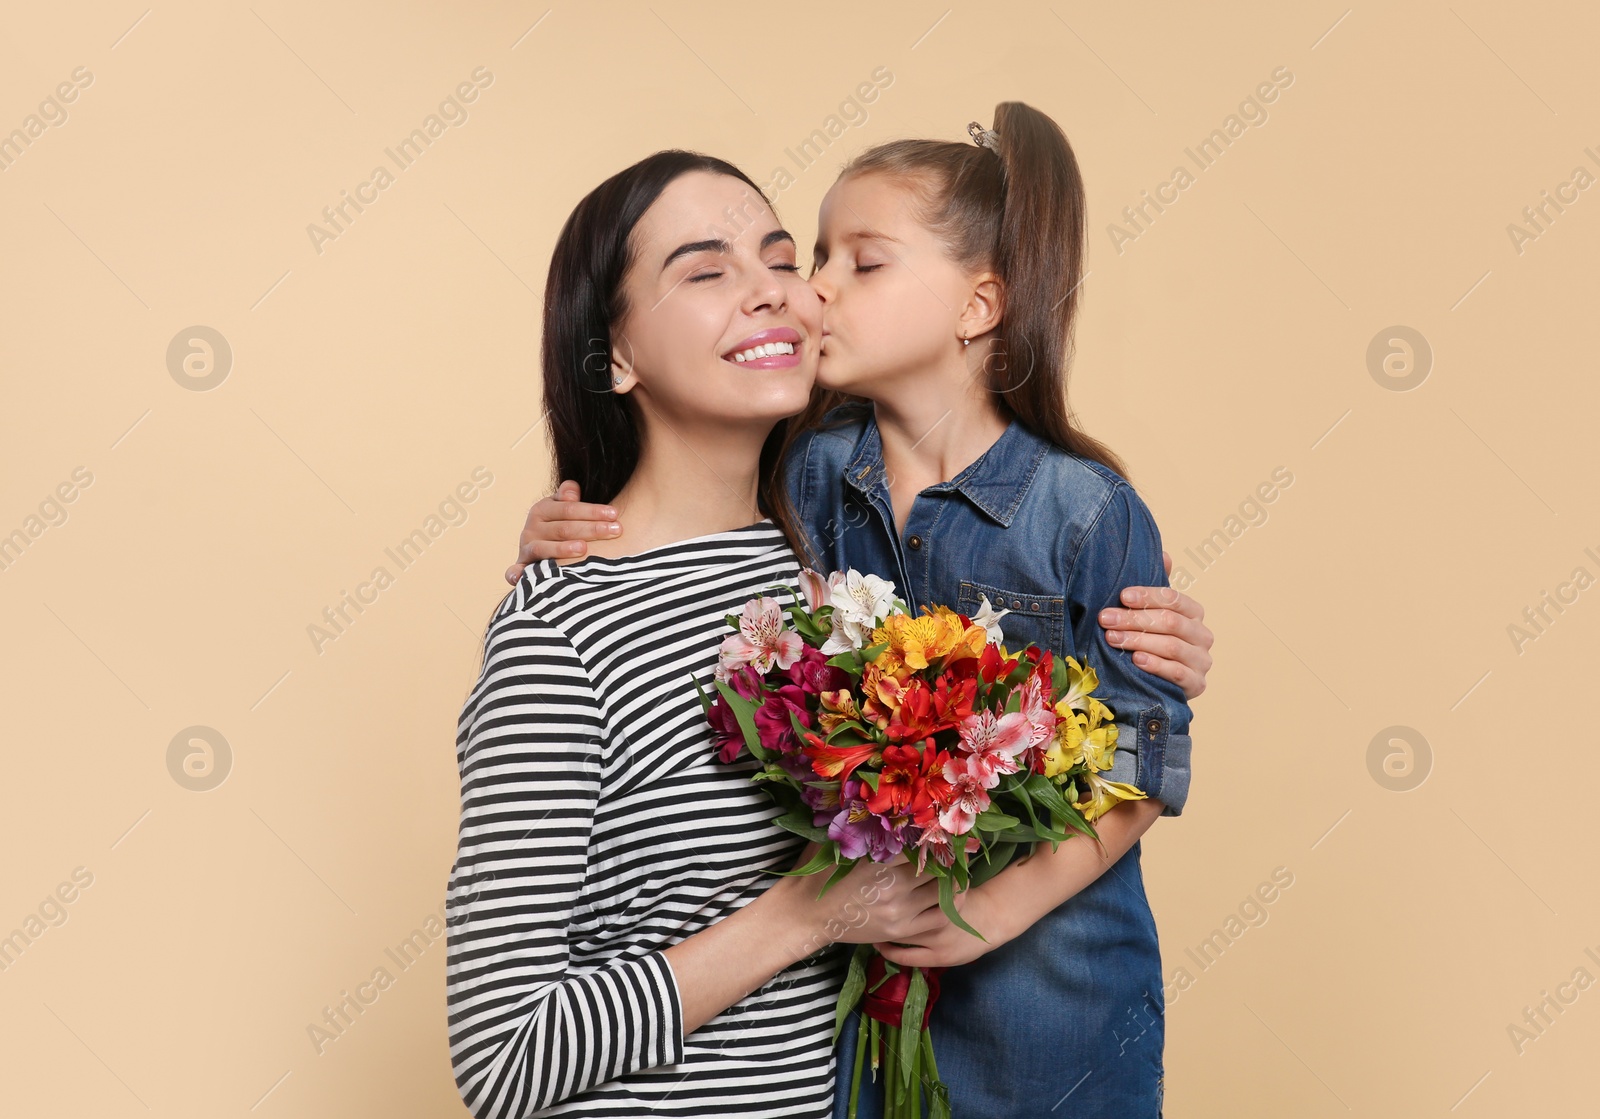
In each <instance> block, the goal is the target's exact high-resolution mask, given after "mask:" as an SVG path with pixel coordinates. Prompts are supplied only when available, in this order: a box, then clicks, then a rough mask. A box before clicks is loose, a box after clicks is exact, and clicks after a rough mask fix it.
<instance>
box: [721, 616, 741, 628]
mask: <svg viewBox="0 0 1600 1119" xmlns="http://www.w3.org/2000/svg"><path fill="white" fill-rule="evenodd" d="M722 617H723V619H724V620H725V621H726V622H727V623H728V628H729V629H738V628H739V615H737V614H724V615H723V616H722Z"/></svg>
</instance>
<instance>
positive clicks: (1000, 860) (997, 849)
mask: <svg viewBox="0 0 1600 1119" xmlns="http://www.w3.org/2000/svg"><path fill="white" fill-rule="evenodd" d="M1017 847H1018V844H1016V843H1011V842H1001V843H995V844H993V845H991V846H990V847H989V848H988V849H987V850H985V851H984V859H983V861H982V862H980V863H978V864H977V868H976V869H975V870H973V871H972V877H971V879H970V880H969V883H970V884H969V888H970V887H971V886H981V885H983V884H984V883H985V882H987V881H989V879H991V878H993V877H994V876H995V875H997V874H999V873H1000V872H1001V871H1002V870H1004V869H1005V868H1006V867H1007V866H1008V865H1009V864H1010V862H1011V856H1012V855H1014V854H1016V852H1017Z"/></svg>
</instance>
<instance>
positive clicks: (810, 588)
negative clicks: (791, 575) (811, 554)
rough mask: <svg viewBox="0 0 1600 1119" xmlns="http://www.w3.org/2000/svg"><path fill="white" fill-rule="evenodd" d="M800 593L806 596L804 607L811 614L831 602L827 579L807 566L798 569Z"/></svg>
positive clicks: (831, 593) (831, 597) (831, 595)
mask: <svg viewBox="0 0 1600 1119" xmlns="http://www.w3.org/2000/svg"><path fill="white" fill-rule="evenodd" d="M800 593H801V594H803V595H805V596H806V609H807V610H809V611H811V613H813V614H815V613H816V612H817V611H818V610H821V609H822V608H823V607H824V606H829V605H831V604H832V602H833V592H832V589H831V588H830V587H829V586H828V580H827V579H825V578H823V576H822V575H820V574H818V573H817V572H815V571H813V570H811V569H810V568H809V567H803V568H801V569H800Z"/></svg>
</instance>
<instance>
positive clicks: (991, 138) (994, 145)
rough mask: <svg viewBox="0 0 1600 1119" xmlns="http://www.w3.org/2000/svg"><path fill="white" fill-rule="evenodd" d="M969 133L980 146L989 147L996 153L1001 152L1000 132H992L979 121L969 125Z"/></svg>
mask: <svg viewBox="0 0 1600 1119" xmlns="http://www.w3.org/2000/svg"><path fill="white" fill-rule="evenodd" d="M967 135H969V136H971V137H972V142H973V143H974V144H977V145H978V146H979V147H980V148H988V149H989V150H990V151H992V152H994V153H995V154H997V155H998V154H999V152H1000V133H998V132H991V131H990V130H989V129H987V128H985V127H984V126H983V125H981V124H979V123H978V122H977V121H973V122H972V123H971V124H969V125H967Z"/></svg>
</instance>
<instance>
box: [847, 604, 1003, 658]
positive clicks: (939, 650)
mask: <svg viewBox="0 0 1600 1119" xmlns="http://www.w3.org/2000/svg"><path fill="white" fill-rule="evenodd" d="M973 631H976V633H977V634H979V635H982V639H981V640H979V641H978V643H977V645H976V647H974V646H973V645H972V640H973V638H972V636H971V634H972V633H973ZM984 640H987V635H986V634H985V632H984V630H983V627H981V626H972V627H970V629H963V628H962V626H961V621H960V618H959V617H958V616H957V615H956V614H955V613H954V612H953V611H951V610H944V612H943V613H939V612H931V613H927V614H923V615H921V616H920V617H916V618H913V617H912V616H911V615H910V614H891V615H889V617H887V618H885V619H884V622H883V625H882V626H880V627H879V628H878V629H876V630H874V631H873V634H872V643H873V644H874V645H877V644H880V643H884V642H887V643H888V646H889V648H888V649H887V650H885V652H886V653H888V654H893V655H894V656H895V657H897V658H898V659H899V661H900V662H902V663H903V664H904V665H905V666H906V667H907V668H910V669H912V670H914V671H920V670H922V669H924V668H927V667H928V664H929V662H931V661H935V660H938V659H939V658H940V657H944V656H949V655H950V654H951V653H954V652H956V651H957V650H960V653H959V654H958V657H959V656H976V655H977V650H980V649H982V648H983V641H984Z"/></svg>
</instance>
